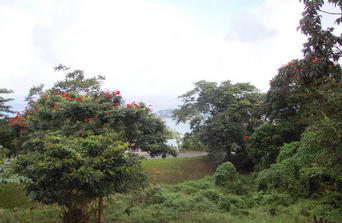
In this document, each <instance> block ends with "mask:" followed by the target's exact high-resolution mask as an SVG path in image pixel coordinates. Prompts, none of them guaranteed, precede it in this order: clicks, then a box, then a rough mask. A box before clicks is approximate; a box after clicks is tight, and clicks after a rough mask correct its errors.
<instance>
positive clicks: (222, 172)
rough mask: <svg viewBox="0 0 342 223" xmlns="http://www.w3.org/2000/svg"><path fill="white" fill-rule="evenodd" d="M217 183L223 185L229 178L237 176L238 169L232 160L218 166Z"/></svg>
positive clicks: (216, 172)
mask: <svg viewBox="0 0 342 223" xmlns="http://www.w3.org/2000/svg"><path fill="white" fill-rule="evenodd" d="M214 177H215V184H216V185H223V184H225V183H226V181H227V180H229V179H230V180H233V179H235V178H236V169H235V166H234V165H233V164H232V163H231V162H225V163H223V164H221V165H220V166H219V167H217V169H216V171H215V175H214Z"/></svg>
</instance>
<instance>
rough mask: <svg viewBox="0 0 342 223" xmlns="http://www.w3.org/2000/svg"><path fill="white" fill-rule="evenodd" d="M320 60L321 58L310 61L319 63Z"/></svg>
mask: <svg viewBox="0 0 342 223" xmlns="http://www.w3.org/2000/svg"><path fill="white" fill-rule="evenodd" d="M320 60H322V59H321V58H314V59H312V62H317V61H320Z"/></svg>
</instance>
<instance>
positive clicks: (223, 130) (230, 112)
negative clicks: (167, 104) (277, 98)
mask: <svg viewBox="0 0 342 223" xmlns="http://www.w3.org/2000/svg"><path fill="white" fill-rule="evenodd" d="M262 97H263V95H262V94H261V93H259V91H258V90H257V89H256V88H255V87H254V86H252V85H250V84H248V83H237V84H232V83H231V82H230V81H225V82H222V83H221V84H220V85H217V83H215V82H206V81H199V82H197V83H195V88H194V89H193V90H191V91H189V92H187V93H186V94H184V95H182V96H181V97H180V98H182V100H183V105H182V106H181V107H180V108H179V109H176V110H175V111H174V117H175V118H176V119H177V121H178V122H186V121H190V128H191V130H192V132H193V133H192V134H194V135H196V137H198V138H199V139H200V141H201V143H202V144H203V145H204V146H205V148H207V150H208V151H209V152H210V153H218V152H224V153H225V154H226V159H227V160H230V161H232V162H234V164H236V165H238V166H237V167H238V168H239V167H246V166H248V165H250V164H249V163H250V162H249V160H248V157H247V153H246V137H248V135H249V134H251V133H252V131H253V129H254V128H255V127H257V126H258V125H259V124H260V123H261V113H260V109H259V105H260V104H261V100H262Z"/></svg>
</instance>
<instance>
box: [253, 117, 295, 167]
mask: <svg viewBox="0 0 342 223" xmlns="http://www.w3.org/2000/svg"><path fill="white" fill-rule="evenodd" d="M291 141H293V139H292V138H291V129H290V128H289V126H288V125H286V124H285V123H279V124H277V125H274V124H270V123H264V124H262V125H261V126H259V127H258V128H256V129H255V131H254V132H253V134H252V135H251V136H250V137H249V138H248V154H249V156H250V158H251V159H252V161H253V164H254V170H262V169H265V168H269V167H270V165H271V164H272V163H275V162H276V160H277V156H278V154H279V150H280V147H281V146H282V145H283V144H284V143H286V142H291Z"/></svg>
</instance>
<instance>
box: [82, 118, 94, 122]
mask: <svg viewBox="0 0 342 223" xmlns="http://www.w3.org/2000/svg"><path fill="white" fill-rule="evenodd" d="M92 120H94V118H86V119H84V122H90V121H92Z"/></svg>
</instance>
